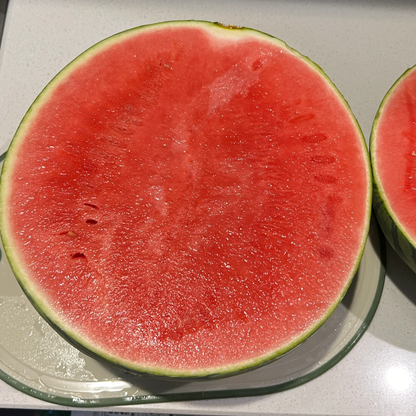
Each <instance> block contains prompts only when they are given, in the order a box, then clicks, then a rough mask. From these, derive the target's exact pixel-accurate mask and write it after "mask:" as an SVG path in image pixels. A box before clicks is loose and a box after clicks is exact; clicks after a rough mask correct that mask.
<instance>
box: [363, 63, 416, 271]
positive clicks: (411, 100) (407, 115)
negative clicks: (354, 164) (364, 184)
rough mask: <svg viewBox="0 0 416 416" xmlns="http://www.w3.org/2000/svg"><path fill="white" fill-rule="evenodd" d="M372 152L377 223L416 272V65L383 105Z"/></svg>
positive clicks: (385, 99)
mask: <svg viewBox="0 0 416 416" xmlns="http://www.w3.org/2000/svg"><path fill="white" fill-rule="evenodd" d="M370 149H371V163H372V168H373V177H374V197H373V205H374V211H375V214H376V216H377V220H378V222H379V224H380V227H381V229H382V230H383V232H384V234H385V236H386V238H387V240H388V241H389V243H390V244H391V246H392V247H393V248H394V249H395V251H396V252H397V254H398V255H399V256H400V257H401V258H402V259H403V260H404V261H405V263H407V265H408V266H409V267H410V268H411V269H412V270H413V271H415V272H416V216H415V214H414V212H415V208H416V66H415V67H412V68H410V69H408V70H407V71H405V72H404V74H403V75H401V76H400V77H399V79H398V80H397V81H396V82H395V83H394V84H393V86H392V87H391V88H390V90H389V91H388V92H387V94H386V95H385V97H384V99H383V101H382V102H381V105H380V107H379V109H378V112H377V115H376V117H375V120H374V123H373V128H372V132H371V140H370Z"/></svg>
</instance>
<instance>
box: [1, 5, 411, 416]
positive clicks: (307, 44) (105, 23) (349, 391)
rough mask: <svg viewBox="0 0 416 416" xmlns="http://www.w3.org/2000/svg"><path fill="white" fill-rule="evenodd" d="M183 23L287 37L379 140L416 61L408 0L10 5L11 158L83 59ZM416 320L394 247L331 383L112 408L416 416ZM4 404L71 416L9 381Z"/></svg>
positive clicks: (4, 105)
mask: <svg viewBox="0 0 416 416" xmlns="http://www.w3.org/2000/svg"><path fill="white" fill-rule="evenodd" d="M176 19H178V20H183V19H200V20H209V21H220V22H222V23H227V24H234V25H239V26H247V27H252V28H255V29H259V30H262V31H264V32H267V33H270V34H272V35H274V36H276V37H278V38H281V39H283V40H285V41H286V42H287V43H288V44H289V45H290V46H292V47H294V48H295V49H297V50H298V51H300V52H301V53H303V54H305V55H307V56H309V57H310V58H311V59H312V60H314V61H315V62H316V63H318V64H319V65H320V66H321V67H322V68H323V69H324V70H325V72H326V73H327V74H328V75H329V76H330V78H331V79H332V80H333V81H334V83H335V84H336V85H337V87H338V88H339V89H340V91H341V92H342V93H343V94H344V96H345V98H346V99H347V101H348V102H349V103H350V105H351V107H352V109H353V111H354V113H355V115H356V117H357V119H358V121H359V123H360V124H361V127H362V129H363V132H364V135H365V136H366V138H367V139H368V137H369V133H370V129H371V124H372V120H373V118H374V115H375V113H376V111H377V108H378V106H379V103H380V101H381V99H382V98H383V96H384V94H385V93H386V91H387V89H388V88H389V87H390V86H391V85H392V84H393V82H394V81H395V80H396V79H397V78H398V77H399V76H400V75H401V74H402V73H403V72H404V71H405V70H406V69H407V68H408V67H410V66H413V65H414V64H416V46H415V43H414V39H415V37H416V25H415V22H416V3H414V2H411V1H405V0H396V1H387V0H362V1H359V0H351V1H347V0H344V1H342V0H340V1H335V0H333V1H331V0H312V1H301V0H296V1H289V0H287V1H285V0H273V1H271V0H264V1H263V0H256V1H254V0H252V1H247V0H239V1H237V0H221V1H219V0H212V1H208V0H207V1H203V0H194V1H191V0H189V1H185V0H169V1H158V0H141V1H133V0H130V1H127V0H124V1H121V0H119V1H110V0H102V1H99V0H89V1H85V0H84V1H83V0H72V1H62V0H59V1H58V0H32V1H30V0H10V4H9V8H8V13H7V19H6V26H5V30H4V36H3V41H2V45H1V49H0V96H1V97H2V99H1V101H0V127H1V128H0V152H3V151H4V150H6V148H7V145H8V143H9V142H10V140H11V138H12V136H13V134H14V131H15V129H16V128H17V126H18V124H19V122H20V120H21V118H22V117H23V115H24V113H25V112H26V110H27V108H28V107H29V106H30V104H31V103H32V101H33V100H34V99H35V98H36V96H37V94H38V93H39V92H40V91H41V89H42V88H43V87H44V86H45V85H46V84H47V83H48V81H49V80H50V79H51V78H52V77H53V76H54V75H55V74H56V73H57V72H58V71H59V70H60V69H61V68H62V67H63V66H64V65H66V64H67V63H68V62H69V61H70V60H72V59H73V58H74V57H75V56H77V55H78V54H79V53H81V52H82V51H84V50H85V49H86V48H88V47H89V46H91V45H93V44H94V43H96V42H97V41H99V40H101V39H103V38H105V37H108V36H110V35H112V34H114V33H117V32H120V31H122V30H125V29H128V28H130V27H134V26H139V25H142V24H147V23H152V22H156V21H163V20H176ZM415 322H416V276H415V275H414V274H413V273H412V272H411V271H410V270H409V269H408V268H407V267H406V266H405V265H404V264H403V263H402V262H401V261H400V259H399V258H398V257H397V255H396V254H395V253H394V252H393V251H392V250H391V249H390V248H389V247H388V248H387V278H386V282H385V287H384V292H383V295H382V298H381V302H380V305H379V308H378V310H377V313H376V315H375V318H374V320H373V322H372V324H371V325H370V327H369V329H368V330H367V332H366V333H365V334H364V336H363V337H362V338H361V339H360V341H359V342H358V344H357V345H356V346H355V347H354V348H353V349H352V351H351V352H350V353H349V354H348V355H347V356H346V357H345V358H344V359H343V360H342V361H341V362H339V363H338V364H337V365H335V367H333V368H332V369H330V370H329V371H327V372H326V373H325V374H323V375H322V376H320V377H318V378H316V379H314V380H312V381H310V382H308V383H306V384H304V385H302V386H300V387H296V388H294V389H291V390H288V391H284V392H281V393H275V394H270V395H265V396H257V397H244V398H233V399H220V400H219V399H216V400H203V401H189V402H174V403H160V404H144V405H136V406H118V407H113V408H111V410H113V411H116V410H118V411H125V412H131V411H133V410H134V411H137V412H141V413H176V414H178V413H181V414H207V415H215V414H230V415H231V414H232V415H237V414H245V415H260V414H268V415H392V414H397V415H408V414H409V415H410V414H414V413H416V325H415ZM0 407H4V408H8V407H9V408H14V407H17V408H43V409H51V408H59V409H64V408H63V407H59V406H55V405H52V404H50V403H47V402H43V401H41V400H38V399H35V398H33V397H31V396H29V395H25V394H23V393H21V392H19V391H18V390H15V389H14V388H13V387H11V386H9V385H7V384H6V383H4V382H0ZM78 410H83V409H78ZM84 410H90V409H84ZM97 410H98V409H97Z"/></svg>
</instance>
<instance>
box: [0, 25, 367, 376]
mask: <svg viewBox="0 0 416 416" xmlns="http://www.w3.org/2000/svg"><path fill="white" fill-rule="evenodd" d="M371 192H372V184H371V170H370V165H369V158H368V152H367V148H366V145H365V142H364V139H363V136H362V133H361V130H360V128H359V125H358V123H357V121H356V119H355V118H354V116H353V114H352V112H351V110H350V108H349V107H348V105H347V103H346V102H345V100H344V99H343V97H342V95H341V94H340V93H339V91H338V90H337V89H336V88H335V86H334V85H333V84H332V82H331V81H330V80H329V79H328V78H327V76H326V75H325V74H324V73H323V72H322V70H321V69H320V68H319V67H318V66H317V65H315V64H314V63H313V62H311V61H310V60H309V59H307V58H306V57H304V56H302V55H300V54H299V53H298V52H296V51H294V50H293V49H291V48H289V47H288V46H287V45H286V44H285V43H284V42H282V41H280V40H278V39H276V38H273V37H271V36H269V35H267V34H264V33H261V32H258V31H255V30H252V29H246V28H237V27H234V26H223V25H220V24H214V23H208V22H200V21H180V22H165V23H159V24H154V25H149V26H143V27H139V28H135V29H132V30H128V31H126V32H123V33H120V34H117V35H115V36H113V37H110V38H108V39H106V40H104V41H102V42H100V43H98V44H97V45H95V46H93V47H92V48H90V49H88V50H87V51H86V52H84V53H83V54H82V55H80V56H79V57H78V58H76V59H75V60H74V61H73V62H71V63H70V64H69V65H68V66H67V67H66V68H65V69H63V70H62V71H61V72H60V73H59V74H58V75H57V76H56V77H55V78H54V79H53V80H52V81H51V82H50V83H49V85H48V86H47V87H46V88H45V89H44V90H43V91H42V93H41V94H40V95H39V96H38V98H37V99H36V100H35V102H34V103H33V105H32V106H31V108H30V109H29V111H28V112H27V114H26V116H25V117H24V119H23V121H22V122H21V124H20V126H19V128H18V130H17V132H16V135H15V137H14V139H13V141H12V143H11V145H10V148H9V151H8V154H7V157H6V160H5V163H4V166H3V173H2V178H1V235H2V239H3V243H4V247H5V251H6V254H7V257H8V259H9V262H10V264H11V266H12V268H13V270H14V273H15V275H16V277H17V279H18V281H19V283H20V284H21V286H22V288H23V290H24V291H25V293H26V294H27V296H28V297H29V299H30V300H31V302H32V303H33V304H34V305H35V307H36V308H37V309H38V311H39V312H40V313H41V314H42V315H43V316H44V317H45V318H46V319H47V321H48V322H50V324H51V325H52V326H53V327H54V328H55V329H57V330H58V332H60V333H61V334H62V335H63V336H64V337H66V338H67V339H68V340H69V341H70V342H72V343H73V344H74V345H75V346H77V347H78V348H80V349H81V350H83V351H85V352H87V353H88V354H90V355H92V356H93V357H96V358H98V359H101V360H104V361H105V362H107V363H110V364H112V365H115V366H117V367H118V368H122V369H124V370H126V371H130V372H133V373H139V374H142V373H145V374H153V375H160V376H169V377H179V378H185V377H195V378H199V377H204V376H224V375H230V374H235V373H236V372H238V371H245V370H247V369H250V368H253V367H255V366H258V365H260V364H262V363H265V362H268V361H270V360H272V359H274V358H276V357H278V356H279V355H281V354H283V353H285V352H287V351H289V350H291V349H292V348H293V347H295V346H296V345H298V344H299V343H300V342H302V341H303V340H304V339H305V338H306V337H308V336H309V335H310V334H311V333H313V332H314V331H315V330H316V329H317V328H318V327H319V326H320V325H321V324H322V323H323V322H324V321H325V319H327V318H328V316H329V315H330V314H331V312H332V311H333V310H334V309H335V307H336V306H337V304H338V303H339V302H340V300H341V299H342V297H343V295H344V294H345V292H346V290H347V288H348V286H349V285H350V283H351V280H352V278H353V276H354V274H355V272H356V270H357V268H358V265H359V262H360V259H361V256H362V252H363V249H364V245H365V243H366V238H367V233H368V229H369V219H370V207H371Z"/></svg>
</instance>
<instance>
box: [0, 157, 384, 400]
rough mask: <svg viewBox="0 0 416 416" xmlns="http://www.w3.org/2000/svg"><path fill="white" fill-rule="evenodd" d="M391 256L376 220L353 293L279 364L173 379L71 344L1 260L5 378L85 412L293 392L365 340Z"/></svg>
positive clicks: (0, 345)
mask: <svg viewBox="0 0 416 416" xmlns="http://www.w3.org/2000/svg"><path fill="white" fill-rule="evenodd" d="M0 160H1V159H0ZM1 250H2V251H1V253H2V254H3V248H2V247H1ZM384 258H385V254H384V240H382V239H381V235H380V233H379V230H378V227H377V225H376V223H375V221H374V220H373V221H372V224H371V229H370V235H369V238H368V241H367V245H366V248H365V251H364V255H363V258H362V261H361V264H360V267H359V270H358V272H357V274H356V276H355V278H354V281H353V283H352V285H351V286H350V288H349V290H348V292H347V294H346V296H345V297H344V299H343V301H342V302H341V304H340V305H339V306H338V307H337V309H336V310H335V311H334V313H333V314H332V315H331V316H330V318H329V319H328V320H327V321H326V322H325V323H324V325H322V326H321V327H320V328H319V329H318V330H317V331H316V332H315V333H314V334H313V335H312V336H310V337H309V338H308V339H307V340H306V341H304V342H303V343H302V344H301V345H299V346H298V347H297V348H295V349H294V350H292V351H290V352H289V353H287V354H286V355H284V356H282V357H281V358H279V359H278V360H276V361H274V362H272V363H270V364H267V365H265V366H263V367H260V368H257V369H255V370H252V371H250V372H248V373H245V374H241V375H237V376H233V377H229V378H224V379H219V380H206V381H194V382H180V381H176V382H173V381H164V380H163V381H161V380H159V379H153V378H149V377H137V376H130V375H126V374H124V373H119V372H116V371H114V370H112V369H108V368H106V367H105V366H103V365H102V364H100V363H98V362H97V361H95V360H93V359H92V358H90V357H87V356H86V355H84V354H82V353H81V352H79V351H78V350H77V349H75V348H74V347H72V346H71V345H70V344H68V343H67V342H66V341H65V340H64V339H63V338H62V337H61V336H60V335H58V334H57V333H56V332H55V331H54V330H53V329H52V328H51V327H50V326H49V325H48V324H47V323H46V322H45V321H44V320H43V318H41V317H40V315H39V314H38V313H37V312H36V311H35V309H34V308H33V307H32V305H31V304H30V303H29V301H28V299H27V298H26V296H25V295H24V294H23V292H22V290H21V288H20V286H19V285H18V283H17V281H16V279H15V278H14V276H13V273H12V271H11V269H10V266H9V264H8V262H7V259H6V257H5V256H4V255H2V257H1V261H0V293H1V294H2V295H1V296H0V333H1V334H2V336H1V339H0V377H1V378H2V379H3V380H4V381H5V382H6V383H8V384H10V385H12V386H13V387H15V388H16V389H18V390H20V391H22V392H24V393H27V394H29V395H31V396H34V397H37V398H39V399H42V400H45V401H48V402H52V403H56V404H60V405H64V406H78V407H82V406H85V407H87V406H88V407H91V406H115V405H123V404H138V403H150V402H166V401H174V400H175V401H178V400H182V401H183V400H195V399H202V398H203V399H208V398H224V397H241V396H254V395H260V394H267V393H274V392H278V391H283V390H287V389H290V388H292V387H295V386H298V385H300V384H303V383H305V382H307V381H309V380H312V379H314V378H315V377H317V376H319V375H320V374H322V373H324V372H325V371H327V370H329V369H330V368H331V367H333V366H334V365H335V364H336V363H337V362H338V361H339V360H341V359H342V358H343V357H344V356H345V355H346V354H347V353H348V352H349V351H350V350H351V348H352V347H353V346H354V345H355V344H356V343H357V341H358V339H359V338H360V337H361V336H362V335H363V333H364V332H365V330H366V329H367V327H368V325H369V324H370V322H371V320H372V318H373V316H374V313H375V311H376V309H377V306H378V303H379V300H380V297H381V293H382V290H383V285H384V278H385V268H384Z"/></svg>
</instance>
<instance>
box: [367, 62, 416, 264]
mask: <svg viewBox="0 0 416 416" xmlns="http://www.w3.org/2000/svg"><path fill="white" fill-rule="evenodd" d="M414 70H416V65H415V66H413V67H411V68H408V69H407V70H406V71H405V72H403V74H402V75H401V76H400V77H399V78H398V79H397V80H396V81H395V83H394V84H393V85H392V86H391V87H390V89H389V90H388V91H387V93H386V95H385V96H384V98H383V100H382V101H381V103H380V106H379V108H378V110H377V113H376V116H375V118H374V122H373V126H372V129H371V136H370V160H371V165H372V174H373V210H374V213H375V215H376V218H377V221H378V223H379V224H380V228H381V229H382V231H383V234H384V236H385V237H386V239H387V241H388V242H389V243H390V245H391V246H392V247H393V249H394V250H395V251H396V253H397V254H398V256H399V257H400V258H401V259H402V260H403V261H404V262H405V263H406V264H407V265H408V266H409V267H410V268H411V269H412V270H413V271H414V272H416V241H415V240H413V239H412V238H411V237H410V235H409V233H408V232H407V231H406V229H405V227H404V226H403V225H402V224H401V223H400V220H399V219H398V218H397V215H396V214H395V213H394V210H393V209H392V207H391V205H390V203H389V201H388V198H387V196H386V194H385V191H384V188H383V185H382V183H381V179H380V177H379V175H378V172H377V158H376V143H377V128H378V122H379V120H380V118H381V116H382V114H383V111H384V108H385V105H386V104H387V102H388V101H389V99H390V97H392V96H393V94H394V92H395V90H396V88H397V87H398V86H399V85H400V84H401V82H403V81H404V79H405V78H406V77H407V76H408V75H409V74H410V73H411V72H413V71H414Z"/></svg>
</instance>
